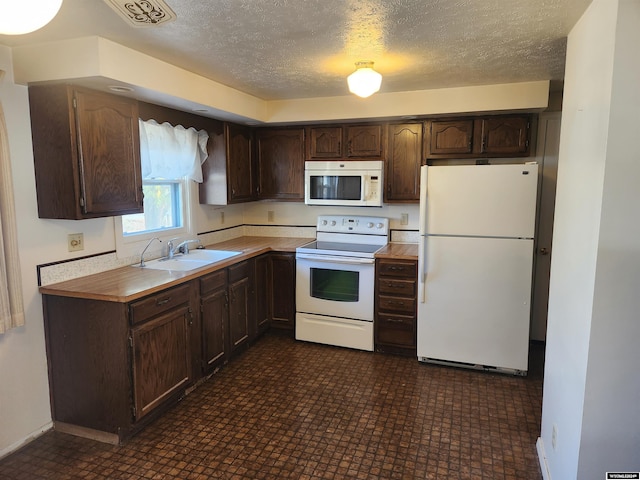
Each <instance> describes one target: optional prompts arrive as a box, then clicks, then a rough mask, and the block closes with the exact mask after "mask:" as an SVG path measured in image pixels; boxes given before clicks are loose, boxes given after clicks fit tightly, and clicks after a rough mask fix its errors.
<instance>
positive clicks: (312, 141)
mask: <svg viewBox="0 0 640 480" xmlns="http://www.w3.org/2000/svg"><path fill="white" fill-rule="evenodd" d="M341 157H342V127H307V159H309V160H331V159H335V158H341Z"/></svg>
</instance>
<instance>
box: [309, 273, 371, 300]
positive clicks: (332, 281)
mask: <svg viewBox="0 0 640 480" xmlns="http://www.w3.org/2000/svg"><path fill="white" fill-rule="evenodd" d="M359 284H360V273H359V272H350V271H346V270H328V269H325V268H312V269H311V296H312V297H314V298H320V299H323V300H331V301H333V302H357V301H358V297H359V291H358V290H359Z"/></svg>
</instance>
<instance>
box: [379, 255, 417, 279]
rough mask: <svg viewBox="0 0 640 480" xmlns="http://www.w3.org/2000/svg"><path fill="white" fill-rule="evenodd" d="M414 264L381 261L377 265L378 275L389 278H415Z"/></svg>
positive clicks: (411, 262) (410, 262) (409, 262)
mask: <svg viewBox="0 0 640 480" xmlns="http://www.w3.org/2000/svg"><path fill="white" fill-rule="evenodd" d="M416 265H417V263H416V262H413V261H407V262H400V261H398V260H393V261H388V260H384V259H381V260H380V261H379V263H378V274H379V275H385V276H391V277H408V278H416V275H417V270H416V268H417V267H416Z"/></svg>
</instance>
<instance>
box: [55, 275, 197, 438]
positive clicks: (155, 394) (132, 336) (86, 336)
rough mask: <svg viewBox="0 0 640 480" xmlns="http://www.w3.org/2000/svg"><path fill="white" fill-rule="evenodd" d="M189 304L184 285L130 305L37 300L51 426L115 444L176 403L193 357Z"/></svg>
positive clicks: (192, 298) (191, 294) (193, 296)
mask: <svg viewBox="0 0 640 480" xmlns="http://www.w3.org/2000/svg"><path fill="white" fill-rule="evenodd" d="M196 302H197V291H196V290H195V288H193V286H192V284H191V283H190V282H189V283H185V284H183V285H180V286H178V287H174V288H170V289H167V290H164V291H162V292H159V293H156V294H153V295H150V296H148V297H145V298H144V299H141V300H137V301H135V302H132V303H130V304H126V303H117V302H106V301H100V300H87V299H80V298H70V297H58V296H51V295H44V296H43V305H44V312H45V328H46V330H45V331H46V337H47V338H46V340H47V356H48V361H49V380H50V395H51V405H52V413H53V420H54V424H55V428H56V429H57V430H60V431H66V432H69V433H74V434H78V435H82V436H88V437H91V438H96V439H99V440H102V441H106V442H109V443H121V442H122V441H124V440H125V439H127V438H128V437H130V436H131V435H133V434H134V433H135V432H136V431H137V430H139V429H140V428H142V426H144V424H146V422H147V421H148V420H151V419H152V418H154V417H155V416H156V414H159V413H160V412H162V411H163V410H164V408H163V407H168V406H169V405H171V404H172V403H173V402H175V401H177V400H178V398H179V397H180V396H181V395H183V394H184V391H185V389H186V388H187V387H188V386H189V385H190V384H191V383H192V382H193V381H194V369H193V368H192V366H193V363H194V361H197V360H198V357H199V356H200V352H199V351H197V352H194V351H193V348H192V345H193V343H194V341H197V339H198V338H199V334H198V333H197V332H198V326H197V325H194V323H196V322H197V317H196V316H194V311H193V306H194V305H195V304H196ZM194 335H195V338H194ZM194 355H195V357H194Z"/></svg>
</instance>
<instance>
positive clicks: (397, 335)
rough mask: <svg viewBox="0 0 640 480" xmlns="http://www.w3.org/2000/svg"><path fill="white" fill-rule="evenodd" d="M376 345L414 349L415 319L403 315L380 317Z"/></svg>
mask: <svg viewBox="0 0 640 480" xmlns="http://www.w3.org/2000/svg"><path fill="white" fill-rule="evenodd" d="M376 322H377V325H376V343H383V344H386V345H396V346H401V347H413V346H414V345H415V331H414V325H415V319H414V318H413V317H403V316H401V315H379V316H378V319H377V320H376Z"/></svg>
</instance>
